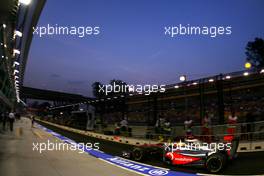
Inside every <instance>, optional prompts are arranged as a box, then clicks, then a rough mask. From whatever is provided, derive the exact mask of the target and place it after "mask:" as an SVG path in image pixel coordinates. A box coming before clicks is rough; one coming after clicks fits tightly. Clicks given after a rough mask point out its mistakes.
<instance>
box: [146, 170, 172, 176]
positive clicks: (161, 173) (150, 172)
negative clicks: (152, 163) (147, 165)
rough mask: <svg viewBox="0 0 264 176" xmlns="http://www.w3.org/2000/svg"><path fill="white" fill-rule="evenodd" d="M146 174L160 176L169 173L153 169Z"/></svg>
mask: <svg viewBox="0 0 264 176" xmlns="http://www.w3.org/2000/svg"><path fill="white" fill-rule="evenodd" d="M148 173H149V174H150V175H156V176H160V175H167V174H168V173H169V172H168V171H166V170H162V169H153V170H150V171H149V172H148Z"/></svg>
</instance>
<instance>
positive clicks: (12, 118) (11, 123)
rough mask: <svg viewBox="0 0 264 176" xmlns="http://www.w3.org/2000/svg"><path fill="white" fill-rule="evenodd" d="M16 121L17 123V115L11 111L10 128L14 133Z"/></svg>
mask: <svg viewBox="0 0 264 176" xmlns="http://www.w3.org/2000/svg"><path fill="white" fill-rule="evenodd" d="M14 121H15V114H14V113H13V112H12V111H11V112H10V113H9V127H10V131H13V127H14Z"/></svg>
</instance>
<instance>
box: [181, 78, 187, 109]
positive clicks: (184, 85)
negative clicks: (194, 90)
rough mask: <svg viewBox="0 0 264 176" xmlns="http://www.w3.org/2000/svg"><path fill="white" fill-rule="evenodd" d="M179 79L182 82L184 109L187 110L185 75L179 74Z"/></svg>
mask: <svg viewBox="0 0 264 176" xmlns="http://www.w3.org/2000/svg"><path fill="white" fill-rule="evenodd" d="M180 81H181V82H182V83H183V91H184V97H185V111H187V104H188V100H187V97H186V81H187V76H186V75H181V76H180Z"/></svg>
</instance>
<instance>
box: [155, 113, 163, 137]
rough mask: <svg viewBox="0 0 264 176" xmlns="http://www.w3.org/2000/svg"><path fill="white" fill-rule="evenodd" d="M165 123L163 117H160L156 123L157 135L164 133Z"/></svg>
mask: <svg viewBox="0 0 264 176" xmlns="http://www.w3.org/2000/svg"><path fill="white" fill-rule="evenodd" d="M164 122H165V119H164V118H163V117H162V115H159V118H158V120H157V121H156V125H155V132H156V133H158V134H160V133H163V127H164Z"/></svg>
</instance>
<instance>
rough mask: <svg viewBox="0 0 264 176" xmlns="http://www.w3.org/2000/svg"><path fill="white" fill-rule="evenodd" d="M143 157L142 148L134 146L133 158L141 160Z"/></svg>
mask: <svg viewBox="0 0 264 176" xmlns="http://www.w3.org/2000/svg"><path fill="white" fill-rule="evenodd" d="M144 157H145V152H144V150H143V149H141V148H138V147H137V148H134V150H133V158H134V160H136V161H142V160H143V159H144Z"/></svg>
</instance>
